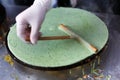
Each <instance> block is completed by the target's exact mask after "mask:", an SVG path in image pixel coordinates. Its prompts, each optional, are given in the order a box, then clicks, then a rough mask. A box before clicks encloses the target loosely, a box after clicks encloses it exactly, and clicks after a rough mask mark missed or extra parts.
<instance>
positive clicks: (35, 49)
mask: <svg viewBox="0 0 120 80" xmlns="http://www.w3.org/2000/svg"><path fill="white" fill-rule="evenodd" d="M60 24H64V25H66V26H68V27H69V28H70V29H72V31H74V32H75V33H77V34H79V35H80V36H81V37H82V38H83V39H85V40H86V41H88V42H89V43H91V44H92V45H94V46H95V47H97V49H98V51H100V50H101V49H102V48H103V47H104V46H105V44H106V42H107V40H108V30H107V27H106V25H105V24H104V22H102V21H101V20H100V19H99V18H98V17H97V16H95V15H94V14H92V13H90V12H88V11H85V10H81V9H73V8H55V9H51V10H50V11H49V12H48V13H47V15H46V18H45V21H44V23H43V24H42V28H41V30H40V31H41V32H42V36H65V35H67V34H66V33H64V32H62V31H61V30H59V29H58V26H59V25H60ZM7 41H8V47H9V49H10V51H11V52H12V54H13V55H14V56H15V57H16V58H18V59H19V60H21V61H22V62H24V63H27V64H29V65H32V66H37V67H51V68H52V67H62V66H68V65H71V64H74V63H77V62H79V61H82V60H84V59H85V58H87V57H89V56H91V55H93V54H94V53H92V52H90V51H89V50H88V49H87V48H86V47H85V46H83V45H82V44H81V43H79V42H77V41H76V40H74V39H67V40H45V41H43V40H41V41H38V43H37V44H36V45H30V44H25V43H24V42H22V41H21V40H20V39H19V38H18V37H17V36H16V26H15V25H14V26H13V27H12V28H11V30H10V32H9V34H8V38H7Z"/></svg>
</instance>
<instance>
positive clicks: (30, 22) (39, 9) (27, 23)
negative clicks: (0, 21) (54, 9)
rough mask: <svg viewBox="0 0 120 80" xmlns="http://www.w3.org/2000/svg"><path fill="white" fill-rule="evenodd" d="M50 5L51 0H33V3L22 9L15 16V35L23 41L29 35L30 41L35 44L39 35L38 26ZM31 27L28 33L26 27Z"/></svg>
mask: <svg viewBox="0 0 120 80" xmlns="http://www.w3.org/2000/svg"><path fill="white" fill-rule="evenodd" d="M50 5H51V0H35V1H34V3H33V5H32V6H31V7H29V8H28V9H26V10H24V11H23V12H22V13H20V14H19V15H18V16H17V17H16V25H17V27H16V31H17V36H18V37H19V38H20V39H21V40H22V41H24V42H26V40H25V38H26V37H27V36H29V38H30V42H31V43H32V44H36V43H37V40H38V36H40V32H39V30H40V27H41V25H42V22H43V20H44V18H45V14H46V12H47V11H48V9H49V7H50ZM29 27H30V28H31V31H30V32H29V33H28V31H27V28H29Z"/></svg>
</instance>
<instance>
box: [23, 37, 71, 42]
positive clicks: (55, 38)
mask: <svg viewBox="0 0 120 80" xmlns="http://www.w3.org/2000/svg"><path fill="white" fill-rule="evenodd" d="M63 39H71V37H70V36H47V37H39V38H38V40H63ZM25 40H26V41H30V38H29V37H27V38H26V39H25Z"/></svg>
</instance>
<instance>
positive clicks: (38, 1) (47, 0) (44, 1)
mask: <svg viewBox="0 0 120 80" xmlns="http://www.w3.org/2000/svg"><path fill="white" fill-rule="evenodd" d="M51 3H52V2H51V0H35V1H34V3H33V6H35V7H43V8H46V9H50V8H51Z"/></svg>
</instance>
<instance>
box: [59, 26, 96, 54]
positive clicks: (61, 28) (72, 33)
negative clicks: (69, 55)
mask: <svg viewBox="0 0 120 80" xmlns="http://www.w3.org/2000/svg"><path fill="white" fill-rule="evenodd" d="M59 29H60V30H62V31H63V32H65V33H66V34H68V35H69V36H71V37H72V38H74V39H77V40H78V41H79V42H80V43H82V44H83V45H84V46H85V47H86V48H88V49H89V50H90V51H92V52H93V53H96V52H97V48H96V47H94V46H93V45H91V44H90V43H88V42H87V41H86V40H84V39H83V38H82V37H80V36H79V35H78V34H76V33H74V32H73V31H72V30H70V29H69V28H68V27H66V26H65V25H63V24H61V25H60V26H59Z"/></svg>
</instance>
